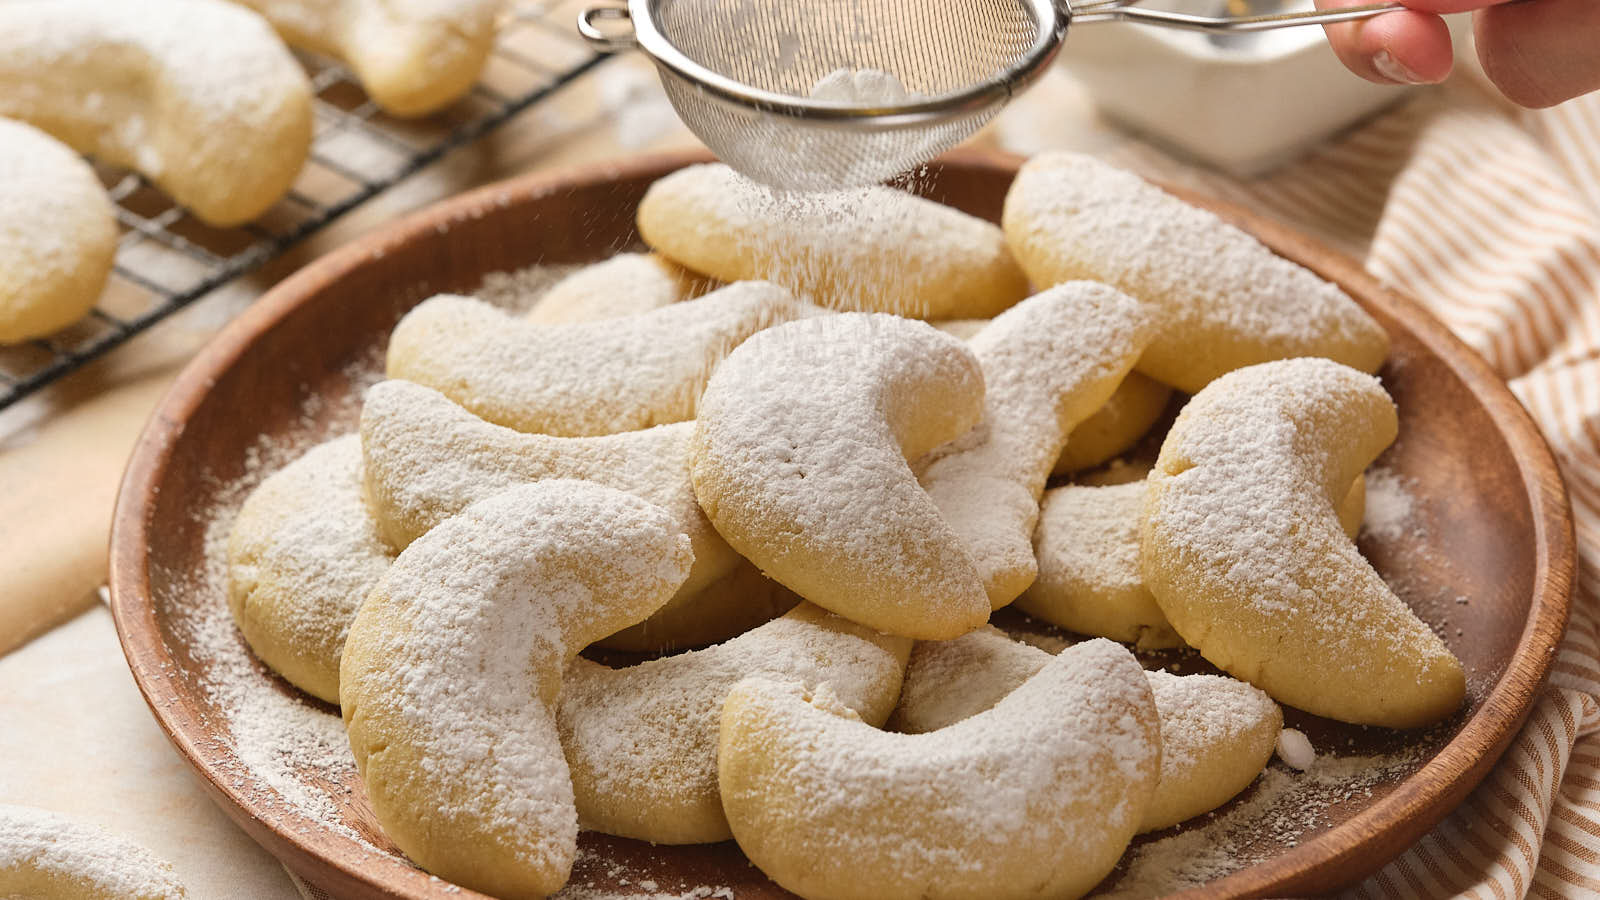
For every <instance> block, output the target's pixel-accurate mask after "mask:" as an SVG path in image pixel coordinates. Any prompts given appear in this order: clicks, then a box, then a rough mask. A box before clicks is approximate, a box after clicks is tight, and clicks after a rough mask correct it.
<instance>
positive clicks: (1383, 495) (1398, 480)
mask: <svg viewBox="0 0 1600 900" xmlns="http://www.w3.org/2000/svg"><path fill="white" fill-rule="evenodd" d="M1412 487H1413V485H1412V483H1411V479H1409V478H1407V477H1406V476H1404V475H1401V474H1400V473H1398V472H1395V471H1392V470H1390V469H1385V468H1380V467H1378V466H1374V467H1372V468H1370V469H1368V470H1367V512H1366V516H1365V517H1364V518H1363V519H1362V520H1361V528H1362V530H1364V531H1366V532H1367V533H1368V534H1370V535H1372V536H1373V537H1375V538H1378V539H1380V540H1386V541H1388V540H1396V539H1399V538H1402V537H1407V536H1410V537H1420V536H1422V534H1423V530H1422V526H1421V524H1420V523H1419V522H1417V521H1416V520H1417V501H1416V495H1415V494H1413V493H1412V490H1411V488H1412Z"/></svg>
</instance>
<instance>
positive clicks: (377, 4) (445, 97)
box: [233, 0, 505, 116]
mask: <svg viewBox="0 0 1600 900" xmlns="http://www.w3.org/2000/svg"><path fill="white" fill-rule="evenodd" d="M233 2H235V3H242V4H244V5H245V6H248V7H250V8H252V9H254V10H255V11H256V12H258V13H260V14H261V15H263V16H265V17H266V19H267V21H268V22H271V23H272V27H273V28H276V29H277V30H278V33H279V34H280V35H282V36H283V39H284V40H285V41H288V42H289V43H290V44H293V45H294V46H296V47H303V48H305V49H307V50H310V51H312V52H313V53H322V54H326V55H328V56H332V57H335V58H336V59H339V60H341V61H343V62H344V63H345V64H346V65H348V66H349V67H350V69H351V71H353V72H355V75H356V78H357V79H358V80H359V81H360V82H361V86H362V87H363V88H365V89H366V91H367V94H368V95H369V96H371V97H372V99H373V101H374V102H376V103H377V104H378V105H379V106H381V107H383V110H384V112H387V113H389V114H390V115H394V116H423V115H427V114H428V113H431V112H434V111H435V110H437V109H439V108H440V107H443V106H445V105H447V104H449V103H450V102H451V101H453V100H455V99H456V98H458V97H460V96H461V95H462V94H465V93H466V92H467V91H468V90H470V89H471V88H472V85H473V82H475V81H477V80H478V73H479V72H481V71H483V66H484V63H485V62H486V61H487V60H488V58H489V52H490V50H492V49H493V47H494V39H495V32H496V26H495V19H496V17H497V16H498V15H499V14H500V11H501V9H502V7H504V5H505V4H504V2H502V0H450V2H447V3H438V2H433V0H233Z"/></svg>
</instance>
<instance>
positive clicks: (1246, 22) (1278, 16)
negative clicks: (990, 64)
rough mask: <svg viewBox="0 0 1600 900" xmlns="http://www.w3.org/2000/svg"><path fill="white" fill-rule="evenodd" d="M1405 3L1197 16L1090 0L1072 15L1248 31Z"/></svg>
mask: <svg viewBox="0 0 1600 900" xmlns="http://www.w3.org/2000/svg"><path fill="white" fill-rule="evenodd" d="M1405 8H1406V6H1405V4H1403V3H1392V2H1391V3H1372V4H1368V5H1366V6H1346V7H1343V8H1341V9H1309V10H1303V11H1300V12H1284V13H1268V14H1265V15H1257V16H1196V15H1192V14H1190V13H1181V12H1172V11H1170V10H1164V9H1145V8H1143V7H1139V6H1133V5H1124V4H1122V3H1116V2H1107V0H1101V2H1098V3H1097V2H1090V3H1086V4H1082V5H1080V6H1079V9H1081V10H1082V11H1081V12H1079V11H1074V12H1073V13H1072V16H1071V22H1072V24H1073V25H1086V24H1090V23H1093V22H1136V23H1138V24H1141V25H1159V26H1161V27H1163V28H1178V29H1183V30H1185V31H1212V32H1218V31H1220V32H1247V31H1271V30H1272V29H1275V28H1289V27H1291V26H1295V25H1332V24H1334V23H1336V22H1353V21H1356V20H1357V19H1370V18H1372V17H1373V16H1377V15H1382V14H1383V13H1386V12H1394V11H1395V10H1398V9H1405Z"/></svg>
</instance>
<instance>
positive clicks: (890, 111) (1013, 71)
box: [628, 0, 1072, 131]
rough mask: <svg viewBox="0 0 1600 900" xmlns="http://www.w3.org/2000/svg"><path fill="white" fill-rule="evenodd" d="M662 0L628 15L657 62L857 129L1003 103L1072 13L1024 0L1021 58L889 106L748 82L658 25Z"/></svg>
mask: <svg viewBox="0 0 1600 900" xmlns="http://www.w3.org/2000/svg"><path fill="white" fill-rule="evenodd" d="M660 2H661V0H628V18H629V19H630V20H631V23H632V25H633V32H634V38H635V40H636V41H637V42H638V45H639V48H640V49H642V50H643V51H644V52H645V53H646V54H648V55H649V56H650V58H651V59H653V60H654V61H655V62H656V64H657V65H659V66H661V67H662V68H664V69H666V70H667V71H669V72H671V73H672V74H673V75H675V76H677V77H679V78H683V79H685V80H687V81H689V82H690V83H691V84H693V85H694V87H695V88H696V89H697V90H701V91H704V92H706V93H708V94H711V95H712V96H714V97H715V98H717V99H719V100H722V101H724V102H727V103H732V104H735V105H737V106H743V107H746V108H750V109H754V110H757V111H759V112H762V113H767V114H771V115H779V116H787V117H790V118H795V119H805V120H806V121H807V122H809V123H812V124H815V125H822V126H834V127H840V128H848V129H852V130H856V131H895V130H900V129H904V128H918V127H924V126H928V125H933V124H937V123H940V122H944V121H947V120H951V119H957V118H961V117H963V116H968V115H971V114H973V113H975V112H977V111H979V110H982V109H985V108H987V107H990V106H993V105H995V104H997V103H1004V102H1005V101H1007V100H1009V99H1010V98H1011V96H1012V95H1013V94H1015V93H1017V92H1019V91H1021V90H1023V89H1024V88H1026V87H1028V86H1029V85H1030V84H1032V83H1033V82H1034V81H1035V80H1036V79H1037V78H1038V77H1039V76H1040V75H1041V74H1043V73H1044V71H1045V69H1046V68H1048V67H1049V65H1050V63H1051V61H1052V60H1054V59H1055V56H1056V54H1057V53H1058V52H1059V51H1060V49H1061V39H1062V36H1063V35H1064V34H1065V32H1066V29H1067V23H1068V21H1070V19H1071V18H1072V7H1071V4H1070V3H1069V2H1068V0H1022V2H1023V3H1024V4H1025V5H1026V6H1027V7H1028V8H1029V10H1030V11H1031V12H1032V13H1033V14H1034V17H1035V21H1036V22H1037V23H1038V28H1037V33H1036V34H1035V35H1034V40H1033V43H1032V44H1031V45H1030V46H1029V47H1028V50H1027V52H1025V53H1024V54H1023V55H1022V56H1021V57H1020V58H1018V60H1017V61H1016V62H1014V63H1012V64H1011V65H1010V66H1007V67H1006V68H1005V69H1004V70H1002V71H1001V72H1000V73H998V74H997V75H996V76H995V77H993V78H991V79H989V80H987V81H985V82H982V83H980V84H977V85H974V86H972V87H968V88H963V89H962V90H958V91H948V92H946V93H943V94H938V95H935V96H932V97H926V98H922V99H919V100H913V101H908V102H905V103H896V104H893V105H890V106H862V105H859V104H851V103H839V102H837V101H829V100H814V99H811V98H809V97H798V96H795V95H792V94H783V93H778V92H776V91H768V90H764V89H761V88H757V87H752V86H750V85H746V84H744V83H742V82H740V81H738V80H735V79H732V78H728V77H727V76H724V75H722V74H721V73H718V72H716V71H713V70H712V69H709V68H707V67H705V66H704V65H701V64H700V63H698V62H696V61H695V60H693V59H692V58H690V57H689V56H688V55H687V54H685V53H684V52H683V51H681V50H679V49H678V48H677V46H676V45H674V44H673V43H672V41H671V40H669V39H668V38H667V37H666V35H664V34H662V33H661V30H660V29H659V28H658V27H657V26H656V21H655V15H654V7H655V6H657V5H659V4H660Z"/></svg>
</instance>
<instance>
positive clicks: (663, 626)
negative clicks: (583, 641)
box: [595, 559, 802, 653]
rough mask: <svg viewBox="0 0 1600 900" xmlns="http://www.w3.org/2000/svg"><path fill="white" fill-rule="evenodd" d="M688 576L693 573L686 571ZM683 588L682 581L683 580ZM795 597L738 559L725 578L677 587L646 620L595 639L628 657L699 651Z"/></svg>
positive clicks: (790, 605)
mask: <svg viewBox="0 0 1600 900" xmlns="http://www.w3.org/2000/svg"><path fill="white" fill-rule="evenodd" d="M690 572H691V577H692V573H693V570H692V569H691V570H690ZM685 583H686V584H687V582H685ZM801 602H802V601H801V599H800V595H799V594H796V593H795V592H794V591H791V590H789V589H788V588H786V587H784V586H783V585H781V584H779V583H778V582H776V581H773V580H772V579H771V578H768V577H767V576H766V575H764V574H762V572H761V569H760V568H759V567H757V566H756V565H755V564H754V563H752V562H750V561H749V560H745V559H741V560H739V561H738V562H737V563H735V564H734V567H733V570H732V571H731V572H729V573H728V574H726V575H724V576H722V577H721V578H718V579H717V580H716V581H713V582H711V583H710V584H708V585H706V586H705V587H704V588H701V589H700V590H699V591H695V592H693V593H688V592H685V591H684V590H683V589H682V588H679V589H678V593H677V594H674V595H673V597H672V599H671V600H668V601H667V604H666V605H665V606H663V607H661V608H660V609H658V610H656V611H655V612H653V613H651V614H650V617H649V618H648V619H645V620H644V621H643V622H640V623H639V624H637V625H630V626H628V627H627V628H624V629H622V630H621V631H619V632H617V633H616V634H613V635H608V636H606V637H604V638H601V639H600V640H598V641H596V642H595V644H596V646H600V647H604V648H606V649H608V650H622V651H626V652H630V653H660V652H662V651H664V650H680V649H683V648H685V647H704V646H706V645H708V644H715V643H719V642H721V641H726V640H728V639H730V638H735V637H738V636H739V635H741V634H744V633H745V632H747V631H749V630H750V629H752V628H755V627H757V626H759V625H764V624H766V623H767V622H770V621H772V620H773V619H776V618H777V617H779V616H781V615H783V614H784V613H786V612H788V611H789V610H791V609H794V608H795V606H796V605H798V604H799V603H801Z"/></svg>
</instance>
